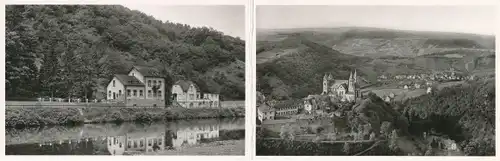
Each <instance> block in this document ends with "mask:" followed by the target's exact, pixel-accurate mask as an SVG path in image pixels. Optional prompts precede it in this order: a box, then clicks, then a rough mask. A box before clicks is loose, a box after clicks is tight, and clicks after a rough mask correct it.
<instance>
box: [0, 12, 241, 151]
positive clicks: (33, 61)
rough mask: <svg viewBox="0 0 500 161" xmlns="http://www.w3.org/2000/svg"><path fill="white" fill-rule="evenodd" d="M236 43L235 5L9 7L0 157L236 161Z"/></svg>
mask: <svg viewBox="0 0 500 161" xmlns="http://www.w3.org/2000/svg"><path fill="white" fill-rule="evenodd" d="M245 35H246V33H245V6H244V5H155V4H134V5H43V4H41V5H6V6H5V95H6V96H5V155H177V156H189V155H221V156H228V155H231V156H243V155H245ZM2 66H3V64H2ZM2 97H3V96H2Z"/></svg>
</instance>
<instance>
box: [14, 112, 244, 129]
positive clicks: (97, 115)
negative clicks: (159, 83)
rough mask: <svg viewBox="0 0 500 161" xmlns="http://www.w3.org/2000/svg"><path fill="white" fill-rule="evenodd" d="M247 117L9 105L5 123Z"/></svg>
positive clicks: (74, 123)
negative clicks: (14, 106) (12, 106)
mask: <svg viewBox="0 0 500 161" xmlns="http://www.w3.org/2000/svg"><path fill="white" fill-rule="evenodd" d="M237 117H245V109H244V108H231V109H205V108H200V109H186V108H116V107H84V108H50V107H26V108H6V110H5V126H6V127H8V128H12V127H15V128H22V127H35V126H47V125H76V124H84V123H107V122H115V123H120V122H130V121H137V122H151V121H161V120H187V119H203V118H237Z"/></svg>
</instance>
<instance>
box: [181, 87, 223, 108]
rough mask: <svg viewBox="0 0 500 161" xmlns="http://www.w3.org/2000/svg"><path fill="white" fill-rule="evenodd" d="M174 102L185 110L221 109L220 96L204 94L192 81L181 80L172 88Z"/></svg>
mask: <svg viewBox="0 0 500 161" xmlns="http://www.w3.org/2000/svg"><path fill="white" fill-rule="evenodd" d="M172 100H173V101H174V102H176V103H178V104H179V105H181V106H182V107H185V108H207V107H208V108H219V107H220V100H219V94H214V93H202V92H201V90H200V88H199V87H198V85H196V84H195V83H194V82H192V81H186V80H179V81H177V82H175V84H174V85H173V86H172Z"/></svg>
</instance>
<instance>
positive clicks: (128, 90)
mask: <svg viewBox="0 0 500 161" xmlns="http://www.w3.org/2000/svg"><path fill="white" fill-rule="evenodd" d="M127 96H129V97H130V89H127Z"/></svg>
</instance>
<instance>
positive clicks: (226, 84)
mask: <svg viewBox="0 0 500 161" xmlns="http://www.w3.org/2000/svg"><path fill="white" fill-rule="evenodd" d="M5 31H6V35H5V36H6V64H5V66H6V94H7V98H8V99H10V98H12V97H33V96H35V95H54V96H60V97H67V96H70V95H71V96H74V97H80V98H93V97H95V96H94V94H95V93H97V92H96V91H102V90H103V89H105V88H106V86H107V84H106V83H108V81H109V79H110V78H111V77H112V76H113V74H124V73H126V72H128V70H129V69H130V68H131V67H132V66H133V65H152V66H154V68H157V69H161V71H162V72H160V76H162V77H165V78H169V79H171V80H168V83H169V84H166V85H167V87H168V86H170V85H172V84H173V83H174V82H175V81H177V80H180V79H190V80H194V79H198V78H202V80H203V82H208V83H211V84H210V86H211V87H212V86H213V87H214V88H208V90H209V91H208V92H211V93H219V92H220V93H222V94H221V98H231V99H242V98H244V92H245V89H244V78H243V77H238V75H241V73H244V68H236V69H234V68H232V66H229V67H228V65H229V64H232V63H237V62H244V59H241V58H244V57H245V56H244V55H245V53H244V48H245V44H244V41H243V40H241V39H239V38H235V37H231V36H227V35H224V34H222V33H221V32H219V31H216V30H214V29H210V28H206V27H202V28H195V27H191V26H189V25H185V24H178V23H172V22H161V21H158V20H156V19H154V18H153V17H151V16H147V15H145V14H144V13H140V12H138V11H131V10H129V9H127V8H125V7H123V6H92V5H90V6H89V5H87V6H86V5H80V6H78V5H66V6H64V5H63V6H60V5H59V6H58V5H52V6H51V5H42V6H30V5H11V6H7V7H6V30H5ZM153 64H154V65H153ZM240 64H241V63H240ZM216 72H221V73H224V74H225V76H224V77H225V78H226V79H225V80H223V81H215V80H216V79H218V78H216V77H214V76H213V73H216ZM227 78H229V79H227ZM165 83H167V82H165ZM38 84H40V85H38ZM37 86H41V87H43V88H40V89H38V88H36V87H37ZM222 89H223V90H222ZM166 90H167V89H166ZM221 91H224V92H221ZM165 97H168V96H167V95H165ZM167 100H168V99H167Z"/></svg>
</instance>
